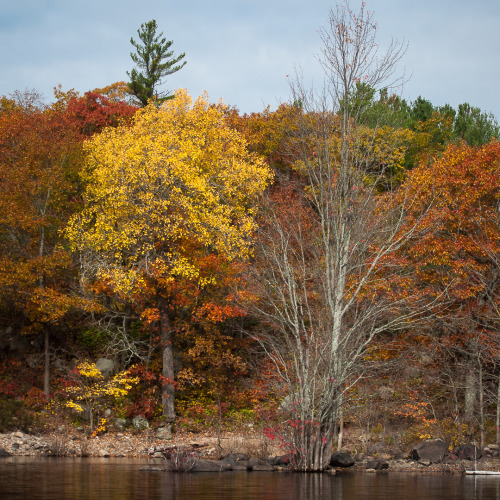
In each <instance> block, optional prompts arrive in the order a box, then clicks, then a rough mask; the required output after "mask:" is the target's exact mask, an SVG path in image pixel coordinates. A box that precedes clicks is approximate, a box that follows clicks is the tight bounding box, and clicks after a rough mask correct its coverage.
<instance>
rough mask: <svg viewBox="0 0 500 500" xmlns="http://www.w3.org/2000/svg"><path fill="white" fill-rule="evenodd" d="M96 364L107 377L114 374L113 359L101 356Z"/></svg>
mask: <svg viewBox="0 0 500 500" xmlns="http://www.w3.org/2000/svg"><path fill="white" fill-rule="evenodd" d="M95 366H96V368H97V369H98V370H99V371H100V372H101V373H102V375H103V377H105V378H107V377H110V376H111V375H113V372H114V370H115V363H114V361H113V360H112V359H106V358H99V359H98V360H97V362H96V364H95Z"/></svg>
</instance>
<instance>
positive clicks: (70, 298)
mask: <svg viewBox="0 0 500 500" xmlns="http://www.w3.org/2000/svg"><path fill="white" fill-rule="evenodd" d="M156 30H157V25H156V22H155V21H151V22H149V23H145V24H143V25H142V26H141V29H140V30H139V31H138V34H139V38H140V40H141V41H142V42H143V45H141V44H140V43H138V42H135V41H134V40H133V39H132V40H131V42H132V45H133V46H134V47H135V48H136V50H137V52H136V54H132V59H133V61H134V63H136V65H137V66H138V69H134V70H132V72H130V73H129V77H130V79H131V82H129V83H128V84H126V83H124V82H118V83H115V84H112V85H110V86H108V87H106V88H103V89H95V90H94V91H91V92H87V93H85V94H84V95H79V94H78V93H77V92H75V91H73V90H70V91H63V90H62V89H61V88H57V89H56V90H55V101H54V102H53V103H51V104H48V105H47V104H43V103H42V102H41V100H40V99H39V96H37V95H36V93H33V92H26V93H16V94H14V95H12V96H8V97H7V96H6V97H3V98H2V100H1V107H0V172H1V174H0V317H1V321H2V326H3V327H4V328H7V327H10V328H11V329H12V330H13V331H15V332H18V333H21V334H23V335H26V336H27V337H28V338H32V339H35V340H36V342H35V343H36V345H37V346H39V347H40V348H41V350H42V352H43V363H40V364H38V365H37V366H43V379H42V378H36V377H35V379H34V380H32V381H31V382H28V381H26V382H25V383H24V384H21V385H19V384H18V386H16V387H17V388H16V387H14V386H12V384H11V385H9V384H10V383H11V382H12V372H11V371H10V369H11V368H12V367H11V365H9V363H10V362H11V361H9V357H8V356H5V359H4V367H3V368H2V371H1V373H2V385H1V388H2V390H3V394H4V395H5V396H6V397H13V396H19V394H20V393H21V392H23V391H24V392H26V391H27V390H28V389H27V388H28V386H30V387H35V388H38V389H39V391H40V395H41V396H42V393H43V397H44V398H49V397H50V396H53V397H54V398H55V397H57V395H58V391H60V388H61V386H62V385H64V384H63V382H62V380H63V379H64V374H63V373H61V369H60V368H57V369H55V370H53V371H51V367H53V366H54V365H55V364H56V363H55V362H56V361H58V366H60V365H61V363H60V362H59V361H61V360H65V361H66V362H67V363H68V362H69V361H70V359H71V358H78V359H82V360H83V359H85V358H96V357H98V356H107V357H112V358H113V359H115V360H116V362H117V365H118V366H119V368H120V369H126V368H130V367H133V370H134V375H137V376H139V378H140V379H141V381H142V382H141V386H140V387H137V388H136V389H135V391H136V392H135V393H134V396H133V398H131V399H130V401H128V402H127V403H124V402H123V401H122V402H121V404H122V411H129V412H131V414H132V413H133V412H136V413H142V414H145V415H147V416H148V417H151V418H157V419H160V418H161V419H163V420H164V421H165V423H167V424H170V425H173V424H174V423H175V422H176V419H177V418H178V416H179V414H180V413H181V414H182V415H184V416H186V415H197V412H198V414H199V413H200V412H201V413H203V412H204V410H206V409H207V408H208V407H211V408H215V410H213V411H215V412H218V413H219V416H220V415H221V414H222V411H223V410H224V411H225V412H226V413H228V414H229V413H230V412H231V411H232V412H233V415H234V413H235V412H238V411H240V410H245V411H247V412H250V413H251V415H252V417H253V418H254V419H257V415H258V414H259V415H263V414H264V413H265V412H266V411H267V412H270V411H271V410H272V411H274V412H275V413H274V414H275V418H278V417H276V415H278V414H279V415H281V417H279V418H281V419H282V420H281V424H282V425H281V428H280V429H281V431H280V432H283V433H287V436H289V437H288V442H289V443H290V450H291V453H292V455H293V458H294V464H295V468H296V469H297V470H308V471H309V470H322V469H323V468H324V467H325V466H326V465H327V464H328V461H329V457H330V454H331V449H332V446H333V445H334V440H335V439H336V443H337V445H338V446H341V442H342V429H343V424H342V422H343V421H344V420H346V419H350V418H354V417H353V416H352V415H353V414H354V413H356V412H357V411H359V408H360V407H362V406H363V404H364V403H365V406H366V401H364V403H363V398H364V396H363V394H362V391H363V387H365V388H366V387H367V385H366V384H367V383H369V382H367V381H368V380H370V378H373V377H379V380H382V379H383V377H385V376H386V375H385V373H386V372H385V371H384V370H387V366H393V367H394V366H396V365H397V366H399V368H398V369H403V368H404V363H403V365H402V364H401V359H403V357H406V356H411V353H414V352H415V351H417V350H419V352H421V353H427V360H426V361H425V362H422V358H420V361H419V360H418V359H416V358H415V359H414V360H413V361H414V362H415V364H416V365H419V364H420V365H426V366H427V368H426V369H428V370H431V371H432V370H434V371H433V374H434V375H433V377H431V378H434V381H435V383H431V382H429V380H424V379H423V378H422V376H421V375H419V376H418V377H413V378H412V377H409V379H408V380H409V382H408V384H407V386H408V387H412V388H414V387H417V390H414V392H418V391H420V395H421V396H422V394H425V395H426V397H427V396H429V395H430V396H429V398H428V399H425V398H424V399H421V400H420V401H419V402H417V403H418V404H417V406H413V407H412V406H406V405H409V404H410V399H408V400H401V401H402V402H401V405H400V406H401V407H402V408H408V412H406V413H405V415H406V416H409V417H411V418H413V419H414V420H417V424H418V425H420V426H423V429H424V430H425V431H426V432H427V430H429V429H431V424H429V419H428V418H427V417H426V418H425V419H423V418H421V414H420V413H419V412H418V411H416V410H415V408H422V406H418V405H419V404H425V405H427V404H429V401H431V400H432V402H433V404H435V405H436V406H437V405H442V407H443V410H442V416H443V418H445V417H450V418H451V417H453V418H454V421H455V422H456V425H460V426H461V427H460V428H461V429H462V430H461V431H460V432H463V433H469V434H473V433H475V432H478V433H479V435H480V438H481V439H482V440H484V439H485V436H486V435H487V433H488V425H489V424H488V422H492V421H494V422H495V423H496V427H497V429H498V428H499V427H500V412H498V410H496V408H500V404H497V403H498V401H499V400H500V372H499V371H498V369H497V362H498V356H497V352H498V351H497V339H498V317H499V316H498V309H497V307H498V305H499V302H498V299H499V296H498V290H499V288H498V282H499V280H498V262H499V260H498V255H499V253H498V250H499V249H498V244H499V242H500V226H499V218H498V206H499V196H500V191H499V187H500V178H499V169H498V167H499V165H500V143H499V142H498V139H499V138H500V131H499V127H498V124H497V122H496V120H495V118H494V117H493V116H492V115H490V114H487V113H484V112H482V111H481V110H479V109H478V108H475V107H473V106H470V105H469V104H466V103H464V104H462V105H460V106H459V107H458V109H456V110H455V109H453V108H452V107H451V106H449V105H446V106H434V105H433V104H432V103H430V102H429V101H428V100H426V99H424V98H422V97H419V98H417V99H416V100H415V101H413V102H409V103H408V102H406V101H405V100H403V99H402V98H401V97H399V96H398V95H397V90H398V88H399V86H400V84H401V83H402V80H401V78H399V77H398V73H397V67H398V63H399V61H400V60H401V58H402V57H403V55H404V52H405V46H404V44H400V43H398V42H394V43H393V44H392V45H391V46H390V47H389V48H388V50H387V51H386V52H384V53H382V54H381V53H379V52H378V50H379V49H378V45H377V43H376V32H377V28H376V25H375V23H374V21H373V14H372V13H371V12H369V11H367V10H366V7H365V6H364V4H363V5H362V6H361V9H360V11H359V12H358V13H353V12H352V11H351V10H350V9H349V8H348V6H347V5H342V6H339V7H337V8H336V9H334V10H332V11H331V13H330V17H329V20H328V24H327V25H326V27H325V28H324V29H322V31H321V39H322V42H323V51H322V55H321V57H320V62H321V64H322V67H323V69H324V75H325V80H324V86H323V87H322V88H321V89H319V91H314V92H313V91H312V90H311V89H307V88H304V86H303V84H302V82H301V81H300V80H297V81H295V82H294V84H293V85H292V89H291V91H292V96H291V99H290V102H289V103H286V104H282V105H281V106H279V107H278V108H277V109H276V110H274V111H273V110H271V109H270V108H267V109H265V110H264V111H262V112H258V113H252V114H245V115H241V114H240V113H239V112H238V110H237V109H236V108H234V107H231V106H226V105H224V104H223V103H222V102H219V103H218V104H212V103H210V102H209V99H208V96H206V95H203V96H200V97H199V98H197V99H192V98H191V96H189V94H188V93H187V92H186V91H185V90H178V91H176V92H175V93H174V94H173V95H170V94H169V93H167V94H166V95H161V93H160V92H159V91H158V88H157V87H158V85H159V82H160V81H161V77H163V76H166V75H169V74H171V73H172V72H174V71H177V70H179V69H181V68H182V66H183V64H185V63H184V62H182V59H183V58H184V54H181V55H180V56H178V57H175V56H174V55H173V52H172V51H171V50H170V46H171V43H172V42H167V41H166V39H165V38H163V34H160V35H158V36H157V35H156ZM139 70H142V72H141V71H139ZM436 366H437V368H436ZM9 367H10V368H9ZM402 367H403V368H402ZM34 373H38V372H37V371H36V370H35V372H34ZM436 374H437V375H436ZM438 381H439V382H441V384H440V386H439V387H438V384H437V382H438ZM30 384H31V385H30ZM61 384H62V385H61ZM363 384H365V385H363ZM390 384H396V382H390ZM433 384H434V385H433ZM16 390H17V391H18V393H16ZM422 391H423V392H422ZM414 392H413V396H412V398H413V397H414ZM272 401H276V404H274V406H273V404H272ZM444 401H446V402H447V403H448V407H446V405H445V404H444ZM450 401H451V402H452V403H449V402H450ZM280 404H281V410H280V411H279V412H278V411H277V408H278V406H279V405H280ZM127 405H128V406H127ZM210 405H211V406H210ZM411 408H413V410H412V409H411ZM398 411H399V414H400V415H401V414H403V413H404V412H403V410H401V408H400V409H399V410H398ZM259 412H260V413H259ZM276 412H277V413H276ZM495 412H496V413H495ZM205 413H206V414H209V412H208V411H207V412H205ZM243 413H244V412H243ZM243 413H242V412H241V411H240V413H239V415H240V416H241V415H242V414H243ZM212 415H213V412H212ZM217 418H218V417H217ZM217 418H215V420H217ZM262 418H264V417H262ZM419 419H420V420H419ZM215 420H214V421H215ZM339 422H340V427H339ZM457 432H458V431H457ZM499 437H500V436H496V438H497V440H498V439H499Z"/></svg>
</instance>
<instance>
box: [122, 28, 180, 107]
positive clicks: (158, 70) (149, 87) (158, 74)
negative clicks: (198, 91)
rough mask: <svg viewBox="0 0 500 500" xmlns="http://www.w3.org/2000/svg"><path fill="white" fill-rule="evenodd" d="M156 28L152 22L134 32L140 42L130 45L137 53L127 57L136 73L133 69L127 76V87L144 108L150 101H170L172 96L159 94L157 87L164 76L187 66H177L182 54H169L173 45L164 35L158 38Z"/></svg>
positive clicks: (132, 42)
mask: <svg viewBox="0 0 500 500" xmlns="http://www.w3.org/2000/svg"><path fill="white" fill-rule="evenodd" d="M157 28H158V26H157V24H156V21H155V20H154V19H153V20H151V21H149V22H147V23H143V24H141V27H140V29H138V30H137V34H138V35H139V38H140V42H136V41H135V40H134V39H133V38H131V39H130V43H131V44H132V45H133V46H134V47H135V49H136V52H135V53H133V52H131V53H130V57H131V58H132V61H134V63H135V64H136V65H137V68H138V69H137V68H134V69H133V70H132V71H131V72H130V73H129V72H127V75H128V76H129V78H130V82H129V84H128V86H129V87H130V89H131V91H132V93H133V94H134V95H135V96H136V97H137V98H138V99H139V100H140V101H141V103H142V104H143V106H146V105H147V103H148V100H149V99H155V100H157V101H160V102H161V101H165V100H167V99H171V98H172V97H173V95H169V93H168V92H162V93H158V91H157V87H158V86H159V85H160V84H161V79H162V78H163V77H164V76H167V75H171V74H172V73H175V72H176V71H179V70H180V69H181V68H182V67H184V65H185V64H186V61H184V62H182V63H181V62H180V61H181V60H182V59H184V56H185V54H184V53H182V54H180V55H179V56H177V57H174V52H173V51H171V50H170V46H171V45H172V43H173V42H172V41H171V40H170V41H167V39H166V38H164V37H163V33H160V34H158V35H157V34H156V30H157ZM141 42H142V44H141Z"/></svg>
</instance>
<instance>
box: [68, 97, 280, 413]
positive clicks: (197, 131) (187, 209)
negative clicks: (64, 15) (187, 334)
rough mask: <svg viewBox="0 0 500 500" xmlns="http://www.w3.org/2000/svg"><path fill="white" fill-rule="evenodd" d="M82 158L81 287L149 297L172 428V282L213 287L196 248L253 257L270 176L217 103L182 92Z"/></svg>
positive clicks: (75, 236)
mask: <svg viewBox="0 0 500 500" xmlns="http://www.w3.org/2000/svg"><path fill="white" fill-rule="evenodd" d="M87 158H88V166H87V171H86V177H87V179H86V181H87V186H88V188H87V191H86V195H85V207H84V209H83V211H82V212H81V213H80V214H79V215H78V216H77V217H75V218H73V219H72V221H71V222H70V224H69V226H68V229H67V236H68V238H69V239H70V241H71V242H72V244H73V246H74V248H75V249H78V250H79V251H80V252H81V255H82V263H83V267H82V270H83V273H82V277H83V279H84V281H87V283H91V282H96V281H98V282H101V283H106V286H107V287H111V288H112V289H113V290H114V292H115V293H118V294H121V295H124V296H127V297H129V298H130V300H132V301H134V300H136V301H138V302H139V301H140V302H141V304H144V297H147V298H148V302H149V304H148V307H147V309H146V308H145V311H146V312H147V314H145V315H144V317H145V319H146V317H147V319H148V320H149V321H156V322H157V325H158V327H159V332H160V336H161V343H162V349H163V351H162V352H163V377H164V382H167V383H164V385H163V397H162V402H163V414H164V417H165V419H166V420H167V421H170V422H171V421H173V420H174V419H175V408H174V395H175V391H174V383H173V380H174V360H173V350H172V327H171V320H172V318H171V311H172V300H173V296H172V294H173V293H175V292H174V290H176V286H175V285H176V283H178V282H179V281H182V280H186V279H187V280H194V281H196V282H197V284H198V286H199V287H204V286H206V285H208V284H213V281H214V278H213V277H211V276H206V275H202V274H201V273H200V272H199V268H198V265H197V263H198V262H199V258H198V257H197V255H195V254H194V253H193V251H192V249H193V247H198V248H199V247H202V248H204V249H205V251H207V252H215V253H217V254H218V255H222V256H224V257H225V258H226V259H228V260H234V259H240V258H246V257H247V256H248V255H249V251H250V246H249V243H250V235H251V233H252V231H253V230H254V227H255V226H254V208H253V206H254V204H255V201H256V199H257V198H258V197H259V195H260V194H261V193H262V191H263V190H264V188H265V187H266V185H267V183H268V182H269V181H270V179H271V172H270V170H269V169H268V167H267V166H266V165H265V163H264V162H263V161H262V160H261V159H260V158H258V157H257V156H255V155H252V154H251V153H249V152H248V151H247V148H246V143H245V141H244V139H243V138H242V137H241V135H240V134H238V132H236V131H235V130H234V129H231V128H230V127H229V126H228V125H227V124H226V122H225V119H224V110H223V106H222V105H221V104H220V105H219V106H213V105H210V104H209V102H208V100H207V96H206V95H204V96H202V97H200V98H198V99H197V100H196V101H195V102H193V101H192V99H191V98H190V96H189V95H188V94H187V92H186V91H184V90H180V91H178V92H177V93H176V95H175V99H172V100H170V101H168V102H167V103H166V104H164V105H163V106H162V107H159V108H158V107H155V106H154V105H149V106H147V107H146V108H144V109H143V110H141V111H140V112H138V113H137V114H136V116H135V118H134V121H133V124H132V126H131V127H128V126H123V127H119V128H117V129H109V130H107V131H104V132H103V133H102V134H100V135H99V136H97V137H94V138H93V139H92V140H91V141H90V142H89V143H88V144H87ZM139 297H140V299H138V298H139ZM142 307H144V306H142Z"/></svg>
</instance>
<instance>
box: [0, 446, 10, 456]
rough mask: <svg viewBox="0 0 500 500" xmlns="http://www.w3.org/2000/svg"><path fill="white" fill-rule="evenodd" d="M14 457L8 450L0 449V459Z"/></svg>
mask: <svg viewBox="0 0 500 500" xmlns="http://www.w3.org/2000/svg"><path fill="white" fill-rule="evenodd" d="M10 456H12V453H9V452H8V451H7V450H4V449H3V448H0V457H10Z"/></svg>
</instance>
